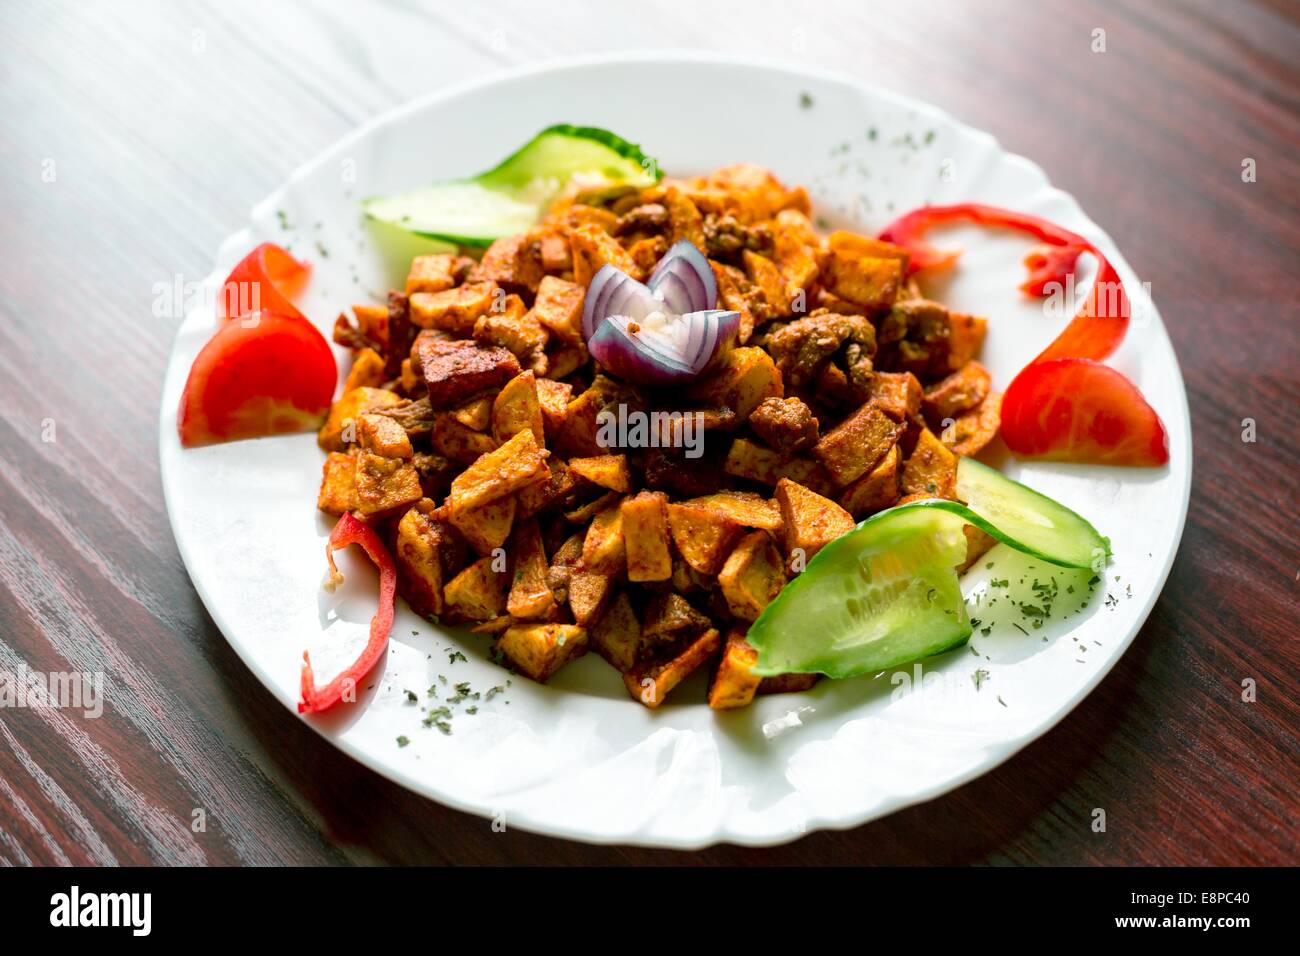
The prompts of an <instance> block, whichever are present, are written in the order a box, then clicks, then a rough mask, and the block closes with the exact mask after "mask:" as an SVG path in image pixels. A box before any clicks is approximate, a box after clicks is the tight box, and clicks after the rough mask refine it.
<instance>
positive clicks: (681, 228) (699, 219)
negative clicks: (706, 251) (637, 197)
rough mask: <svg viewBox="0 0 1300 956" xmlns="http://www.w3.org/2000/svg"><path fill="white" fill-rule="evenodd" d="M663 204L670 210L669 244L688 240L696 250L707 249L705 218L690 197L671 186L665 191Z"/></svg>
mask: <svg viewBox="0 0 1300 956" xmlns="http://www.w3.org/2000/svg"><path fill="white" fill-rule="evenodd" d="M663 204H664V208H666V209H667V210H668V241H669V243H670V244H671V243H674V242H680V241H681V240H682V239H686V240H688V241H690V242H692V243H694V244H695V248H697V249H703V248H704V247H705V241H704V217H703V216H702V215H700V210H699V208H698V207H697V206H696V205H695V203H693V202H692V201H691V199H690V197H688V196H687V195H686V194H685V193H683V192H682V191H681V190H680V189H678V188H677V187H675V186H669V187H668V189H666V190H665V191H664V197H663Z"/></svg>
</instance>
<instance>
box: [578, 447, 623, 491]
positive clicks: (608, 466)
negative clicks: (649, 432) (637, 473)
mask: <svg viewBox="0 0 1300 956" xmlns="http://www.w3.org/2000/svg"><path fill="white" fill-rule="evenodd" d="M569 470H570V471H572V472H573V473H574V474H575V475H577V476H578V477H579V478H585V479H586V480H587V481H590V482H591V483H592V484H595V485H600V486H601V487H602V488H608V489H610V490H611V491H619V492H623V493H624V494H626V493H627V492H629V491H631V490H632V472H631V471H630V470H629V469H628V467H627V455H596V456H595V457H593V458H570V459H569Z"/></svg>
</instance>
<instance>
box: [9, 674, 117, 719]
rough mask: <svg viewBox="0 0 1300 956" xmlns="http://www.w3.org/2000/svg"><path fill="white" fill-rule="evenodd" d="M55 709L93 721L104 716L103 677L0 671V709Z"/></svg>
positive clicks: (95, 675) (100, 675) (98, 675)
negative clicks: (80, 714) (71, 711)
mask: <svg viewBox="0 0 1300 956" xmlns="http://www.w3.org/2000/svg"><path fill="white" fill-rule="evenodd" d="M7 707H55V708H58V709H68V710H79V711H81V712H82V715H83V716H85V717H88V718H90V719H95V718H97V717H100V716H102V715H103V713H104V675H103V673H102V672H99V671H96V672H94V673H91V672H89V671H84V672H78V671H72V672H67V671H51V672H49V673H44V672H42V671H32V670H28V669H27V665H26V664H24V665H22V666H21V667H20V668H19V669H18V670H17V671H16V672H15V671H0V709H4V708H7Z"/></svg>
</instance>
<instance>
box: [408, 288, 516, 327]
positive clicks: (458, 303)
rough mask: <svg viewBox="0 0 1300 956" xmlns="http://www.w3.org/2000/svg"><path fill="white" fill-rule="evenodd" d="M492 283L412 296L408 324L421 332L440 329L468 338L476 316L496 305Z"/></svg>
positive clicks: (495, 289)
mask: <svg viewBox="0 0 1300 956" xmlns="http://www.w3.org/2000/svg"><path fill="white" fill-rule="evenodd" d="M496 293H497V285H496V283H495V282H470V283H467V284H465V285H463V286H459V287H458V288H455V289H447V290H446V291H444V292H416V293H415V294H414V295H412V296H411V300H410V301H411V321H412V322H414V323H415V324H416V325H418V326H419V327H420V328H422V329H443V330H444V331H447V332H451V333H452V334H453V335H458V336H461V337H467V336H469V335H471V334H472V333H473V332H474V323H475V322H477V321H478V319H479V316H481V315H483V314H485V313H486V312H487V311H488V310H489V309H491V308H492V303H493V302H494V301H496Z"/></svg>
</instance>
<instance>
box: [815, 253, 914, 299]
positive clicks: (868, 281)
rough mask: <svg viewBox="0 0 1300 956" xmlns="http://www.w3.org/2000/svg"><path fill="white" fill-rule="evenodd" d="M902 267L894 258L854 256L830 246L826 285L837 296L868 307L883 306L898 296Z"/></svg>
mask: <svg viewBox="0 0 1300 956" xmlns="http://www.w3.org/2000/svg"><path fill="white" fill-rule="evenodd" d="M902 266H903V264H902V263H901V262H900V261H899V260H897V259H877V258H873V257H870V256H855V255H853V254H852V253H848V252H845V251H843V250H835V249H832V250H831V254H830V257H829V259H828V260H827V267H826V273H825V281H826V287H827V288H828V289H830V291H831V292H832V293H833V294H835V295H837V296H839V297H840V298H843V299H847V300H848V301H850V302H854V303H857V304H858V305H861V306H865V307H866V308H868V309H887V308H889V307H890V306H891V305H893V304H894V300H895V299H897V298H898V290H899V288H900V287H901V286H902V283H903V268H902Z"/></svg>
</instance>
